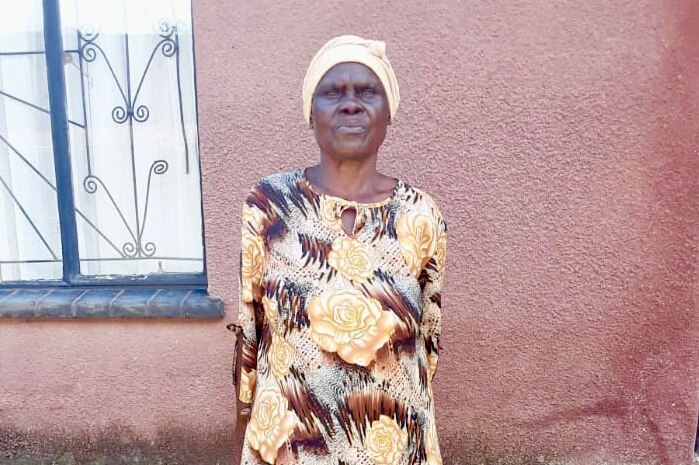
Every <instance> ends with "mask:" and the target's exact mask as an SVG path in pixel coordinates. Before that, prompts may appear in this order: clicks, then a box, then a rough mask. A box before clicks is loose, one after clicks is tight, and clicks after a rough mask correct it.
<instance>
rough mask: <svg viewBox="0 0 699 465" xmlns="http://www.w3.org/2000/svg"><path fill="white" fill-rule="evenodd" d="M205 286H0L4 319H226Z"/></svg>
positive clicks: (221, 305) (219, 304) (1, 309)
mask: <svg viewBox="0 0 699 465" xmlns="http://www.w3.org/2000/svg"><path fill="white" fill-rule="evenodd" d="M222 317H223V302H222V301H221V299H218V298H216V297H211V296H209V294H208V293H207V291H206V289H201V288H191V287H190V288H156V287H126V288H107V289H105V288H65V289H62V288H48V289H25V288H20V289H0V318H222Z"/></svg>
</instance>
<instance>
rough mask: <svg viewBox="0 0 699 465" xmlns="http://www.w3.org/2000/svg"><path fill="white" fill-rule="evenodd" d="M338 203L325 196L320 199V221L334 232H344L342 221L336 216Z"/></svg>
mask: <svg viewBox="0 0 699 465" xmlns="http://www.w3.org/2000/svg"><path fill="white" fill-rule="evenodd" d="M336 208H337V202H336V201H334V200H332V199H329V198H327V197H325V196H321V197H320V219H321V220H323V222H324V223H325V224H327V225H328V227H329V228H330V229H332V230H333V231H337V232H339V231H342V220H341V219H340V217H339V215H336V214H335V209H336Z"/></svg>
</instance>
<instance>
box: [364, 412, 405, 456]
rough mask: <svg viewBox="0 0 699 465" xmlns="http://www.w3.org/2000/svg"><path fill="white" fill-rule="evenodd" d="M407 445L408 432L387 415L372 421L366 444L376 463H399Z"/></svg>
mask: <svg viewBox="0 0 699 465" xmlns="http://www.w3.org/2000/svg"><path fill="white" fill-rule="evenodd" d="M407 445H408V433H406V432H405V431H403V429H402V428H401V427H400V426H398V423H396V421H395V420H394V419H393V418H391V417H389V416H386V415H381V416H380V417H379V419H378V420H375V421H373V422H372V423H371V426H370V427H369V428H368V430H367V434H366V440H365V444H364V446H365V449H366V451H367V453H368V454H369V457H371V459H372V460H373V461H374V463H375V464H376V465H398V463H400V459H401V456H402V455H403V451H404V450H405V447H406V446H407Z"/></svg>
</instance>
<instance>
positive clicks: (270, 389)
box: [237, 169, 447, 465]
mask: <svg viewBox="0 0 699 465" xmlns="http://www.w3.org/2000/svg"><path fill="white" fill-rule="evenodd" d="M347 208H353V209H355V212H356V215H357V230H356V231H355V232H354V233H353V234H351V235H350V234H348V233H346V232H345V231H344V230H343V229H342V226H341V222H340V216H341V213H342V211H343V210H345V209H347ZM446 234H447V228H446V223H445V221H444V218H443V217H442V215H441V213H440V211H439V209H438V208H437V206H436V205H435V203H434V201H433V200H432V199H431V198H430V197H429V196H428V195H427V194H426V193H424V192H423V191H421V190H419V189H417V188H414V187H412V186H410V185H409V184H407V183H405V182H404V181H398V184H397V185H396V188H395V189H394V192H393V193H392V195H391V196H390V197H388V198H386V199H385V200H383V201H380V202H374V203H358V202H352V201H349V200H346V199H342V198H339V197H335V196H330V195H326V194H321V193H318V192H317V191H315V190H314V189H313V186H312V185H311V184H310V183H309V182H308V180H307V179H306V178H305V176H304V171H303V170H302V169H296V170H292V171H288V172H284V173H277V174H273V175H270V176H267V177H265V178H263V179H261V180H259V181H258V182H257V183H256V184H255V186H254V187H253V188H252V189H251V191H250V193H249V195H248V197H247V198H246V200H245V203H244V205H243V216H242V243H241V259H240V265H241V266H240V279H239V282H240V298H239V302H240V307H239V313H238V320H237V325H239V326H240V328H241V331H240V332H241V333H242V344H243V357H242V361H241V365H242V366H241V368H242V370H241V379H240V380H238V388H239V394H240V399H241V400H242V401H243V402H248V403H252V413H251V416H250V421H249V423H248V426H247V430H246V435H245V441H244V444H243V454H242V457H241V462H240V463H241V464H242V465H263V464H273V465H302V464H303V465H343V464H344V465H349V464H352V465H442V459H441V456H440V453H439V446H438V444H437V435H436V424H435V418H434V401H433V391H432V382H433V378H434V374H435V372H436V367H437V359H438V355H439V349H440V345H439V343H440V332H441V289H442V286H443V280H444V266H445V253H446Z"/></svg>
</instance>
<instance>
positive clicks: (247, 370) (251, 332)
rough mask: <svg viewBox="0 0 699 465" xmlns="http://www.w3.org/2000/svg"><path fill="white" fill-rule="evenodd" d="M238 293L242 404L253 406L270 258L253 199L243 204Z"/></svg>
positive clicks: (262, 217)
mask: <svg viewBox="0 0 699 465" xmlns="http://www.w3.org/2000/svg"><path fill="white" fill-rule="evenodd" d="M241 222H242V228H241V247H240V274H239V292H238V301H239V307H238V322H237V324H238V325H239V327H240V328H241V333H242V344H243V347H242V360H241V367H240V368H241V369H240V383H239V384H240V393H239V395H238V398H239V400H240V401H241V402H245V403H252V401H253V398H254V393H255V383H256V380H257V345H258V338H259V334H260V330H261V325H262V321H261V319H262V318H261V315H264V311H263V310H262V303H261V297H262V275H263V271H264V265H265V258H266V255H267V252H266V245H265V241H264V234H263V231H264V224H265V215H264V212H263V211H262V210H260V209H259V208H258V207H256V206H255V205H254V203H253V202H252V201H251V198H250V197H248V199H247V200H246V201H245V203H244V204H243V212H242V221H241Z"/></svg>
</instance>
